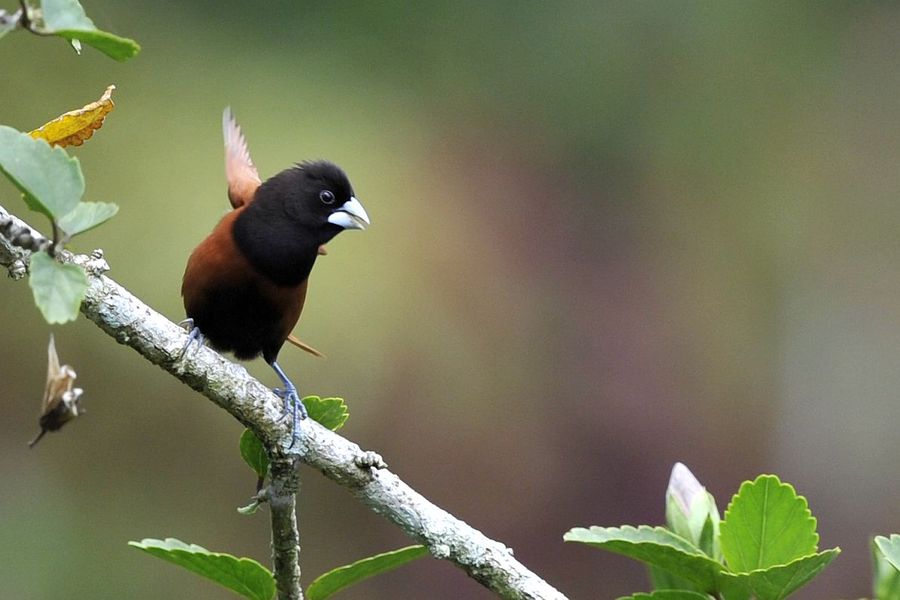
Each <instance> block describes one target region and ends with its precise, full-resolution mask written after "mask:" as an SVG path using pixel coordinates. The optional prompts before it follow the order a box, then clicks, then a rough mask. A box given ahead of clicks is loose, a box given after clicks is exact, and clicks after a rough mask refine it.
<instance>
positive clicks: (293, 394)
mask: <svg viewBox="0 0 900 600" xmlns="http://www.w3.org/2000/svg"><path fill="white" fill-rule="evenodd" d="M272 392H274V393H275V395H276V396H278V397H279V398H281V399H282V400H283V401H284V408H283V412H282V414H281V418H280V419H279V420H282V419H284V418H285V417H287V416H288V415H290V417H291V445H290V446H288V448H293V447H294V444H295V443H296V442H297V438H298V437H300V436H299V431H300V421H302V420H303V419H305V418H306V417H308V416H309V414H308V413H307V412H306V406H304V405H303V401H302V400H301V399H300V395H299V394H298V393H297V388H295V387H294V386H292V385H291V386H288V387H286V388H275V389H273V390H272Z"/></svg>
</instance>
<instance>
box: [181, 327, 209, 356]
mask: <svg viewBox="0 0 900 600" xmlns="http://www.w3.org/2000/svg"><path fill="white" fill-rule="evenodd" d="M178 325H179V326H180V327H184V328H185V329H186V330H187V332H188V339H187V341H186V342H185V343H184V347H183V348H182V349H181V355H182V356H184V353H185V352H187V351H188V349H189V348H190V347H191V344H193V343H195V342H196V343H197V347H198V348H199V347H200V346H202V345H203V344H204V343H206V338H205V337H204V336H203V333H202V332H201V331H200V328H199V327H194V320H193V319H191V318H188V319H185V320H184V321H182V322H181V323H179V324H178Z"/></svg>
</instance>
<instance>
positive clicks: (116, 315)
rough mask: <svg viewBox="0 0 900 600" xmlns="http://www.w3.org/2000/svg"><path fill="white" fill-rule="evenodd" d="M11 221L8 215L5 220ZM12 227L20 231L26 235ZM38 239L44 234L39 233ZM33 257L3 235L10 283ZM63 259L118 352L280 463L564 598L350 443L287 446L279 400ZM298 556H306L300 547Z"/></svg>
mask: <svg viewBox="0 0 900 600" xmlns="http://www.w3.org/2000/svg"><path fill="white" fill-rule="evenodd" d="M6 215H7V212H6V210H5V209H4V208H3V207H2V206H0V220H2V219H3V218H4V217H6ZM12 218H13V219H15V222H16V224H17V225H20V226H24V227H27V225H26V224H25V223H23V222H21V221H20V220H18V219H16V218H15V217H12ZM32 235H33V236H40V233H38V232H36V231H33V233H32ZM27 256H28V252H23V251H21V250H20V249H18V248H15V247H13V246H12V245H10V244H9V241H8V240H7V239H6V238H5V237H4V236H3V235H2V234H0V265H3V266H5V267H7V268H9V269H10V273H11V274H12V273H13V272H14V271H15V272H16V273H20V272H21V270H22V269H21V266H22V261H25V260H27ZM62 259H63V260H67V261H70V262H73V263H75V264H79V265H81V266H82V267H84V268H85V270H86V272H87V273H88V276H89V281H90V285H89V287H88V291H87V294H86V296H85V300H84V303H83V304H82V307H81V312H82V313H83V314H84V315H85V316H86V317H87V318H88V319H90V320H91V321H93V322H94V323H96V324H97V325H98V326H99V327H100V328H101V329H102V330H103V331H105V332H106V333H108V334H109V335H110V336H112V337H113V338H115V339H116V340H117V341H118V342H119V343H120V344H125V345H127V346H129V347H131V348H133V349H134V350H136V351H137V352H139V353H140V354H141V355H142V356H143V357H144V358H146V359H147V360H149V361H150V362H152V363H153V364H155V365H158V366H159V367H161V368H162V369H164V370H165V371H167V372H169V373H170V374H172V375H174V376H175V377H177V378H178V379H180V380H181V381H183V382H184V383H186V384H187V385H189V386H190V387H192V388H193V389H195V390H197V391H198V392H200V393H201V394H203V395H204V396H206V397H207V398H209V399H210V400H211V401H212V402H214V403H215V404H217V405H218V406H220V407H221V408H223V409H225V410H226V411H228V412H229V413H230V414H231V415H233V416H234V417H235V418H236V419H238V420H239V421H240V422H241V423H243V424H244V425H245V426H246V427H247V428H249V429H250V430H251V431H253V432H254V433H255V434H256V435H257V437H259V439H260V440H261V441H262V443H263V444H264V445H265V446H266V448H267V449H268V450H269V452H270V456H271V457H272V460H273V464H275V463H279V462H280V461H288V462H290V461H292V460H294V458H297V459H299V460H301V461H303V462H305V463H306V464H308V465H310V466H312V467H315V468H317V469H318V470H320V471H321V472H322V473H324V474H325V476H326V477H329V478H330V479H332V480H334V481H335V482H337V483H339V484H340V485H342V486H344V487H346V488H348V489H349V490H350V492H351V493H352V494H353V495H354V496H356V497H357V498H359V499H360V500H361V501H362V502H363V503H365V504H366V505H367V506H369V507H370V508H371V509H372V510H374V511H375V512H376V513H378V514H380V515H383V516H384V517H386V518H387V519H389V520H390V521H392V522H394V523H395V524H397V526H399V527H400V528H401V529H402V530H403V531H405V532H406V533H407V534H408V535H410V536H411V537H412V538H414V539H416V540H417V541H419V542H420V543H422V544H425V545H426V546H427V547H428V549H429V551H430V552H431V554H432V555H433V556H435V557H436V558H440V559H445V560H449V561H451V562H453V563H454V564H456V565H458V566H459V567H460V568H462V569H463V570H465V571H466V572H467V573H468V574H469V575H470V576H472V577H473V578H474V579H476V580H478V581H479V582H481V583H482V584H483V585H485V586H486V587H488V588H489V589H491V590H493V591H494V592H496V593H497V594H499V595H500V596H502V597H504V598H517V599H518V598H522V599H525V598H527V599H561V598H565V596H563V595H562V594H561V593H560V592H559V591H557V590H556V589H554V588H553V587H552V586H550V585H549V584H548V583H546V582H545V581H543V580H542V579H541V578H540V577H538V576H537V575H536V574H534V573H533V572H531V571H529V570H528V569H527V568H526V567H525V566H524V565H522V564H521V563H520V562H518V561H517V560H516V559H515V558H514V557H513V555H512V551H511V550H510V549H509V548H507V547H506V546H504V545H503V544H501V543H499V542H496V541H494V540H491V539H490V538H488V537H487V536H485V535H484V534H482V533H481V532H480V531H478V530H476V529H474V528H473V527H471V526H469V525H468V524H466V523H464V522H463V521H461V520H459V519H457V518H456V517H454V516H453V515H451V514H449V513H447V512H446V511H444V510H442V509H441V508H439V507H437V506H435V505H434V504H432V503H431V502H429V501H428V500H427V499H426V498H425V497H423V496H422V495H421V494H419V493H417V492H416V491H415V490H413V489H412V488H411V487H409V486H408V485H406V484H405V483H404V482H403V481H402V480H401V479H400V478H399V477H397V475H395V474H394V473H392V472H390V471H389V470H388V469H387V468H385V465H384V463H383V462H382V461H381V459H380V457H379V456H378V455H377V454H375V453H372V452H364V451H363V450H361V449H360V447H359V446H358V445H356V444H354V443H353V442H351V441H350V440H347V439H346V438H343V437H341V436H340V435H337V434H336V433H334V432H332V431H330V430H328V429H326V428H324V427H322V426H321V425H319V424H318V423H315V422H313V421H312V420H309V419H307V420H305V421H303V422H302V424H301V427H300V432H299V437H298V439H297V441H296V443H295V444H294V445H293V447H289V446H290V443H291V430H290V429H291V423H290V419H280V418H279V417H280V416H281V406H282V402H281V400H280V399H278V398H277V397H276V396H275V395H274V394H273V393H272V392H271V391H270V390H269V389H268V388H267V387H266V386H265V385H263V384H262V383H260V382H259V381H257V380H256V379H254V378H253V377H251V376H250V375H249V374H248V373H247V371H246V369H244V367H242V366H240V365H238V364H235V363H233V362H231V361H229V360H227V359H226V358H224V357H223V356H222V355H220V354H218V353H216V352H214V351H213V350H211V349H209V348H205V347H199V348H192V349H191V350H189V351H188V352H186V353H182V348H183V347H184V345H185V341H186V336H185V332H184V330H183V329H181V328H180V327H178V326H177V325H176V324H174V323H173V322H171V321H170V320H169V319H167V318H166V317H165V316H163V315H161V314H159V313H158V312H156V311H154V310H153V309H152V308H150V307H149V306H147V305H146V304H144V303H143V302H141V300H140V299H138V298H137V297H135V296H134V295H132V294H131V293H130V292H129V291H128V290H126V289H125V288H123V287H122V286H120V285H119V284H117V283H116V282H115V281H113V280H112V279H110V278H109V277H107V276H106V275H104V274H103V272H104V271H105V270H106V269H107V266H106V262H105V261H104V260H103V258H102V253H99V252H95V253H93V254H92V255H72V254H69V253H63V256H62ZM17 261H18V262H17ZM283 464H287V463H283ZM294 528H296V525H294ZM274 541H275V540H274V537H273V542H274ZM292 550H293V551H296V552H299V547H297V548H293V549H292ZM276 565H277V563H276ZM297 576H298V577H299V567H298V569H297Z"/></svg>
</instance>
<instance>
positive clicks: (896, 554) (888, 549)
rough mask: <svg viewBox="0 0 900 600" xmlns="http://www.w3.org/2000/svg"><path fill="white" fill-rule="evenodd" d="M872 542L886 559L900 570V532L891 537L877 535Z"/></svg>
mask: <svg viewBox="0 0 900 600" xmlns="http://www.w3.org/2000/svg"><path fill="white" fill-rule="evenodd" d="M872 542H873V543H874V544H875V548H877V550H878V552H879V553H880V554H881V556H883V557H884V559H885V560H886V561H887V562H888V563H890V564H891V565H893V567H894V568H895V569H897V570H898V571H900V534H896V533H895V534H893V535H891V537H890V538H887V537H885V536H883V535H879V536H876V537H875V539H874V540H872Z"/></svg>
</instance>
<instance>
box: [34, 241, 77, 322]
mask: <svg viewBox="0 0 900 600" xmlns="http://www.w3.org/2000/svg"><path fill="white" fill-rule="evenodd" d="M28 285H30V286H31V291H32V293H33V294H34V303H35V304H37V307H38V309H40V311H41V314H42V315H44V319H46V321H47V322H48V323H50V324H53V323H66V322H68V321H74V320H75V318H76V317H77V316H78V308H79V307H80V306H81V301H82V300H84V293H85V291H87V287H88V279H87V275H85V274H84V271H83V270H82V269H81V267H79V266H77V265H69V264H62V263H58V262H56V261H55V260H53V258H51V257H50V255H49V254H46V253H44V252H39V253H37V254H32V255H31V279H29V280H28Z"/></svg>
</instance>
